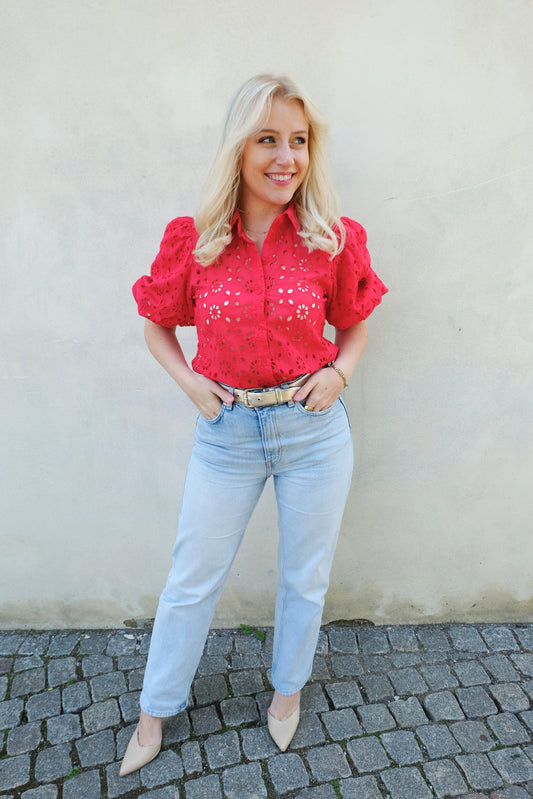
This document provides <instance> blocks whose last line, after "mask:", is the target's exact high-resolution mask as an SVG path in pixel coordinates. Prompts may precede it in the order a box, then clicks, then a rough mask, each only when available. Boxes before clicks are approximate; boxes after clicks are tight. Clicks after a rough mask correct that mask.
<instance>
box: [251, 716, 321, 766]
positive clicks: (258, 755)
mask: <svg viewBox="0 0 533 799" xmlns="http://www.w3.org/2000/svg"><path fill="white" fill-rule="evenodd" d="M315 718H316V716H315ZM300 726H301V725H300ZM298 731H299V728H298ZM297 734H298V733H297ZM241 736H242V750H243V752H244V755H245V757H246V758H247V759H248V760H266V758H268V757H271V756H272V755H274V754H276V753H277V752H278V751H279V750H278V747H277V746H276V744H275V743H274V741H273V740H272V738H271V737H270V734H269V732H268V729H267V728H266V727H250V728H249V729H244V730H242V731H241ZM295 737H296V736H295ZM323 738H324V736H323V735H322V739H323ZM312 743H316V741H313V742H312ZM292 746H294V738H293V744H292Z"/></svg>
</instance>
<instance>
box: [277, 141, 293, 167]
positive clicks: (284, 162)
mask: <svg viewBox="0 0 533 799" xmlns="http://www.w3.org/2000/svg"><path fill="white" fill-rule="evenodd" d="M276 160H277V162H278V164H279V165H280V166H288V165H289V164H292V163H293V160H294V159H293V155H292V150H291V147H290V144H289V142H288V141H285V142H280V144H279V147H278V151H277V153H276Z"/></svg>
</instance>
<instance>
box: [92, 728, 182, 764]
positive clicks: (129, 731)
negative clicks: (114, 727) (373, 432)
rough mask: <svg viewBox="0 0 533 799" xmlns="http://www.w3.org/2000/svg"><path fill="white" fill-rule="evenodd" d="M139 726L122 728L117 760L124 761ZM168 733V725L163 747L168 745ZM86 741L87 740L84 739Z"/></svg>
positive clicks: (119, 733) (118, 735) (118, 737)
mask: <svg viewBox="0 0 533 799" xmlns="http://www.w3.org/2000/svg"><path fill="white" fill-rule="evenodd" d="M136 727H137V724H129V725H128V726H127V727H121V728H120V729H119V730H118V731H117V734H116V739H115V740H116V745H117V759H118V760H122V758H123V757H124V755H125V753H126V748H127V746H128V744H129V742H130V738H131V736H132V735H133V733H134V732H135V729H136ZM166 731H167V727H166V725H164V726H163V747H164V746H165V745H166V743H167V742H166V740H165V737H166V736H165V733H166ZM84 740H86V739H84Z"/></svg>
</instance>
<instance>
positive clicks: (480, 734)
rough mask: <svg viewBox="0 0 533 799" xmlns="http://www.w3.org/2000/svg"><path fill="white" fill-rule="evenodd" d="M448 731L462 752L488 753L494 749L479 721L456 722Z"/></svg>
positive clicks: (485, 729) (487, 733) (490, 738)
mask: <svg viewBox="0 0 533 799" xmlns="http://www.w3.org/2000/svg"><path fill="white" fill-rule="evenodd" d="M450 730H451V733H452V735H453V736H454V738H455V739H456V741H457V743H458V744H459V745H460V747H461V749H462V750H463V752H488V751H489V749H492V748H493V747H494V744H495V742H494V740H493V739H492V737H491V734H490V733H489V731H488V730H487V728H486V727H485V725H484V724H483V722H481V721H457V722H456V723H455V724H451V725H450Z"/></svg>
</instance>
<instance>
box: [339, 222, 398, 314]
mask: <svg viewBox="0 0 533 799" xmlns="http://www.w3.org/2000/svg"><path fill="white" fill-rule="evenodd" d="M342 222H343V223H344V227H345V228H346V242H345V245H344V249H343V250H342V252H341V253H340V254H339V255H337V256H336V257H335V258H334V259H333V261H332V262H331V264H332V269H333V275H332V286H333V290H332V293H331V295H330V297H329V300H328V303H327V307H326V318H327V320H328V322H329V323H330V324H331V325H333V326H334V327H336V328H338V329H339V330H345V329H346V328H347V327H351V325H354V324H356V323H357V322H362V321H363V320H364V319H366V318H367V317H368V316H370V314H371V313H372V311H373V310H374V308H375V307H376V305H379V303H380V302H381V298H382V296H383V295H384V294H385V293H386V292H387V291H388V289H387V287H386V286H385V285H384V284H383V283H382V281H381V280H380V279H379V277H378V276H377V275H376V273H375V272H374V271H373V269H372V268H371V267H370V255H369V253H368V250H367V247H366V231H365V229H364V228H363V227H361V225H360V224H359V223H358V222H355V221H354V220H353V219H348V218H347V217H343V218H342Z"/></svg>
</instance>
